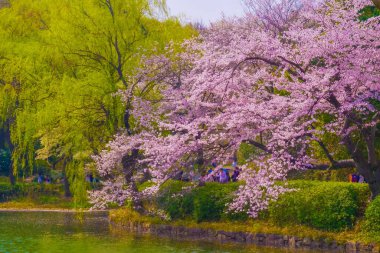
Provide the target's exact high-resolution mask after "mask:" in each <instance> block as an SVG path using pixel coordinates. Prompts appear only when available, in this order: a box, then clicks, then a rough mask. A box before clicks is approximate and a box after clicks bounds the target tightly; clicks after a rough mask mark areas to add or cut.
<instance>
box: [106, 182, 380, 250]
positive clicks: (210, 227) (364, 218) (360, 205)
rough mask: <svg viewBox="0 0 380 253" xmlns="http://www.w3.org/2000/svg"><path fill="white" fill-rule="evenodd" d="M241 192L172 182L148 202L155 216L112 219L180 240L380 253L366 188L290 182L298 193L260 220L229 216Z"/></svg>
mask: <svg viewBox="0 0 380 253" xmlns="http://www.w3.org/2000/svg"><path fill="white" fill-rule="evenodd" d="M238 187H239V184H238V183H232V184H217V183H208V184H206V186H204V187H199V188H194V189H191V188H190V187H189V183H184V182H181V181H169V182H167V183H165V184H164V185H163V186H162V187H161V189H160V191H159V195H158V197H157V198H155V199H150V200H149V201H146V202H145V203H144V205H145V206H146V208H147V209H148V210H149V213H150V215H146V216H143V215H141V214H138V213H136V212H134V211H131V210H130V209H129V208H123V209H118V210H114V211H111V213H110V220H111V222H112V224H114V225H116V226H122V227H123V228H124V229H126V230H129V231H133V232H137V233H149V234H156V235H164V236H169V237H173V238H178V239H184V238H187V239H195V240H205V241H217V242H222V243H224V242H239V243H246V244H255V245H261V246H275V247H286V248H302V249H321V250H338V251H341V252H379V245H380V236H379V235H380V229H379V228H380V216H379V214H380V212H379V210H380V198H378V199H376V200H375V201H373V202H372V203H371V204H370V205H369V206H368V203H369V201H368V200H369V197H370V192H369V189H368V185H366V184H352V183H337V182H318V181H302V180H295V181H290V182H289V183H288V186H287V187H290V188H293V189H297V190H296V191H292V192H289V193H286V194H284V195H282V196H281V197H280V198H279V200H278V201H276V202H273V203H270V205H269V209H268V210H267V211H265V212H262V213H261V214H260V215H259V217H258V218H257V219H251V218H249V217H248V216H247V215H246V214H244V213H235V214H231V213H228V212H226V211H227V208H228V207H227V203H229V201H231V200H232V199H233V198H234V192H235V191H236V190H237V189H238Z"/></svg>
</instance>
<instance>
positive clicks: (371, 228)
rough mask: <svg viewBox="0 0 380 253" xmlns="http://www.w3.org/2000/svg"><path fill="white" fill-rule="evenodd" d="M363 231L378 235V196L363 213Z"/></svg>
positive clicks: (379, 208) (379, 218)
mask: <svg viewBox="0 0 380 253" xmlns="http://www.w3.org/2000/svg"><path fill="white" fill-rule="evenodd" d="M364 230H365V231H366V232H370V233H376V234H379V233H380V196H378V197H376V198H375V199H374V200H373V201H372V202H371V203H370V204H369V206H368V208H367V210H366V212H365V221H364Z"/></svg>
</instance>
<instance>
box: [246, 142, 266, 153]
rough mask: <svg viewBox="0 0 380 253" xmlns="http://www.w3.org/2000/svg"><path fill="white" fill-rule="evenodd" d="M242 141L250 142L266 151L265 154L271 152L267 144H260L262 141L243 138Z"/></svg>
mask: <svg viewBox="0 0 380 253" xmlns="http://www.w3.org/2000/svg"><path fill="white" fill-rule="evenodd" d="M243 142H244V143H248V144H251V145H252V146H254V147H256V148H259V149H261V150H262V151H264V152H265V153H267V154H273V151H272V150H270V149H269V148H268V147H267V146H265V145H264V144H262V143H259V142H257V141H254V140H244V141H243Z"/></svg>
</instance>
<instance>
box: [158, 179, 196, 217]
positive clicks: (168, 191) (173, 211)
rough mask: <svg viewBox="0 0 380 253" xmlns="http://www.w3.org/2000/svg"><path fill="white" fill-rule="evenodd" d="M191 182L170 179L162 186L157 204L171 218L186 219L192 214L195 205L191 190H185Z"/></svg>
mask: <svg viewBox="0 0 380 253" xmlns="http://www.w3.org/2000/svg"><path fill="white" fill-rule="evenodd" d="M189 186H191V184H190V183H187V182H183V181H177V180H170V181H167V182H166V183H165V184H164V185H162V186H161V188H160V191H159V194H158V198H157V201H156V202H157V204H156V205H157V206H158V208H159V209H162V210H164V211H165V212H167V213H168V215H169V216H170V218H171V219H185V218H187V217H189V216H191V215H192V213H193V210H194V206H193V199H192V194H191V191H190V192H188V191H186V190H185V191H184V190H183V189H184V188H185V187H189Z"/></svg>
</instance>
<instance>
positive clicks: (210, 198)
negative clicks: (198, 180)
mask: <svg viewBox="0 0 380 253" xmlns="http://www.w3.org/2000/svg"><path fill="white" fill-rule="evenodd" d="M238 187H239V185H238V184H237V183H229V184H219V183H208V184H206V186H204V187H200V188H197V189H195V190H194V191H193V192H192V194H193V199H194V212H193V217H194V220H195V221H196V222H201V221H218V220H220V219H221V218H222V216H223V217H225V218H233V217H234V216H233V215H223V214H224V213H225V212H226V211H227V204H228V203H230V202H231V201H232V199H233V196H234V193H235V191H236V190H237V189H238Z"/></svg>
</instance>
